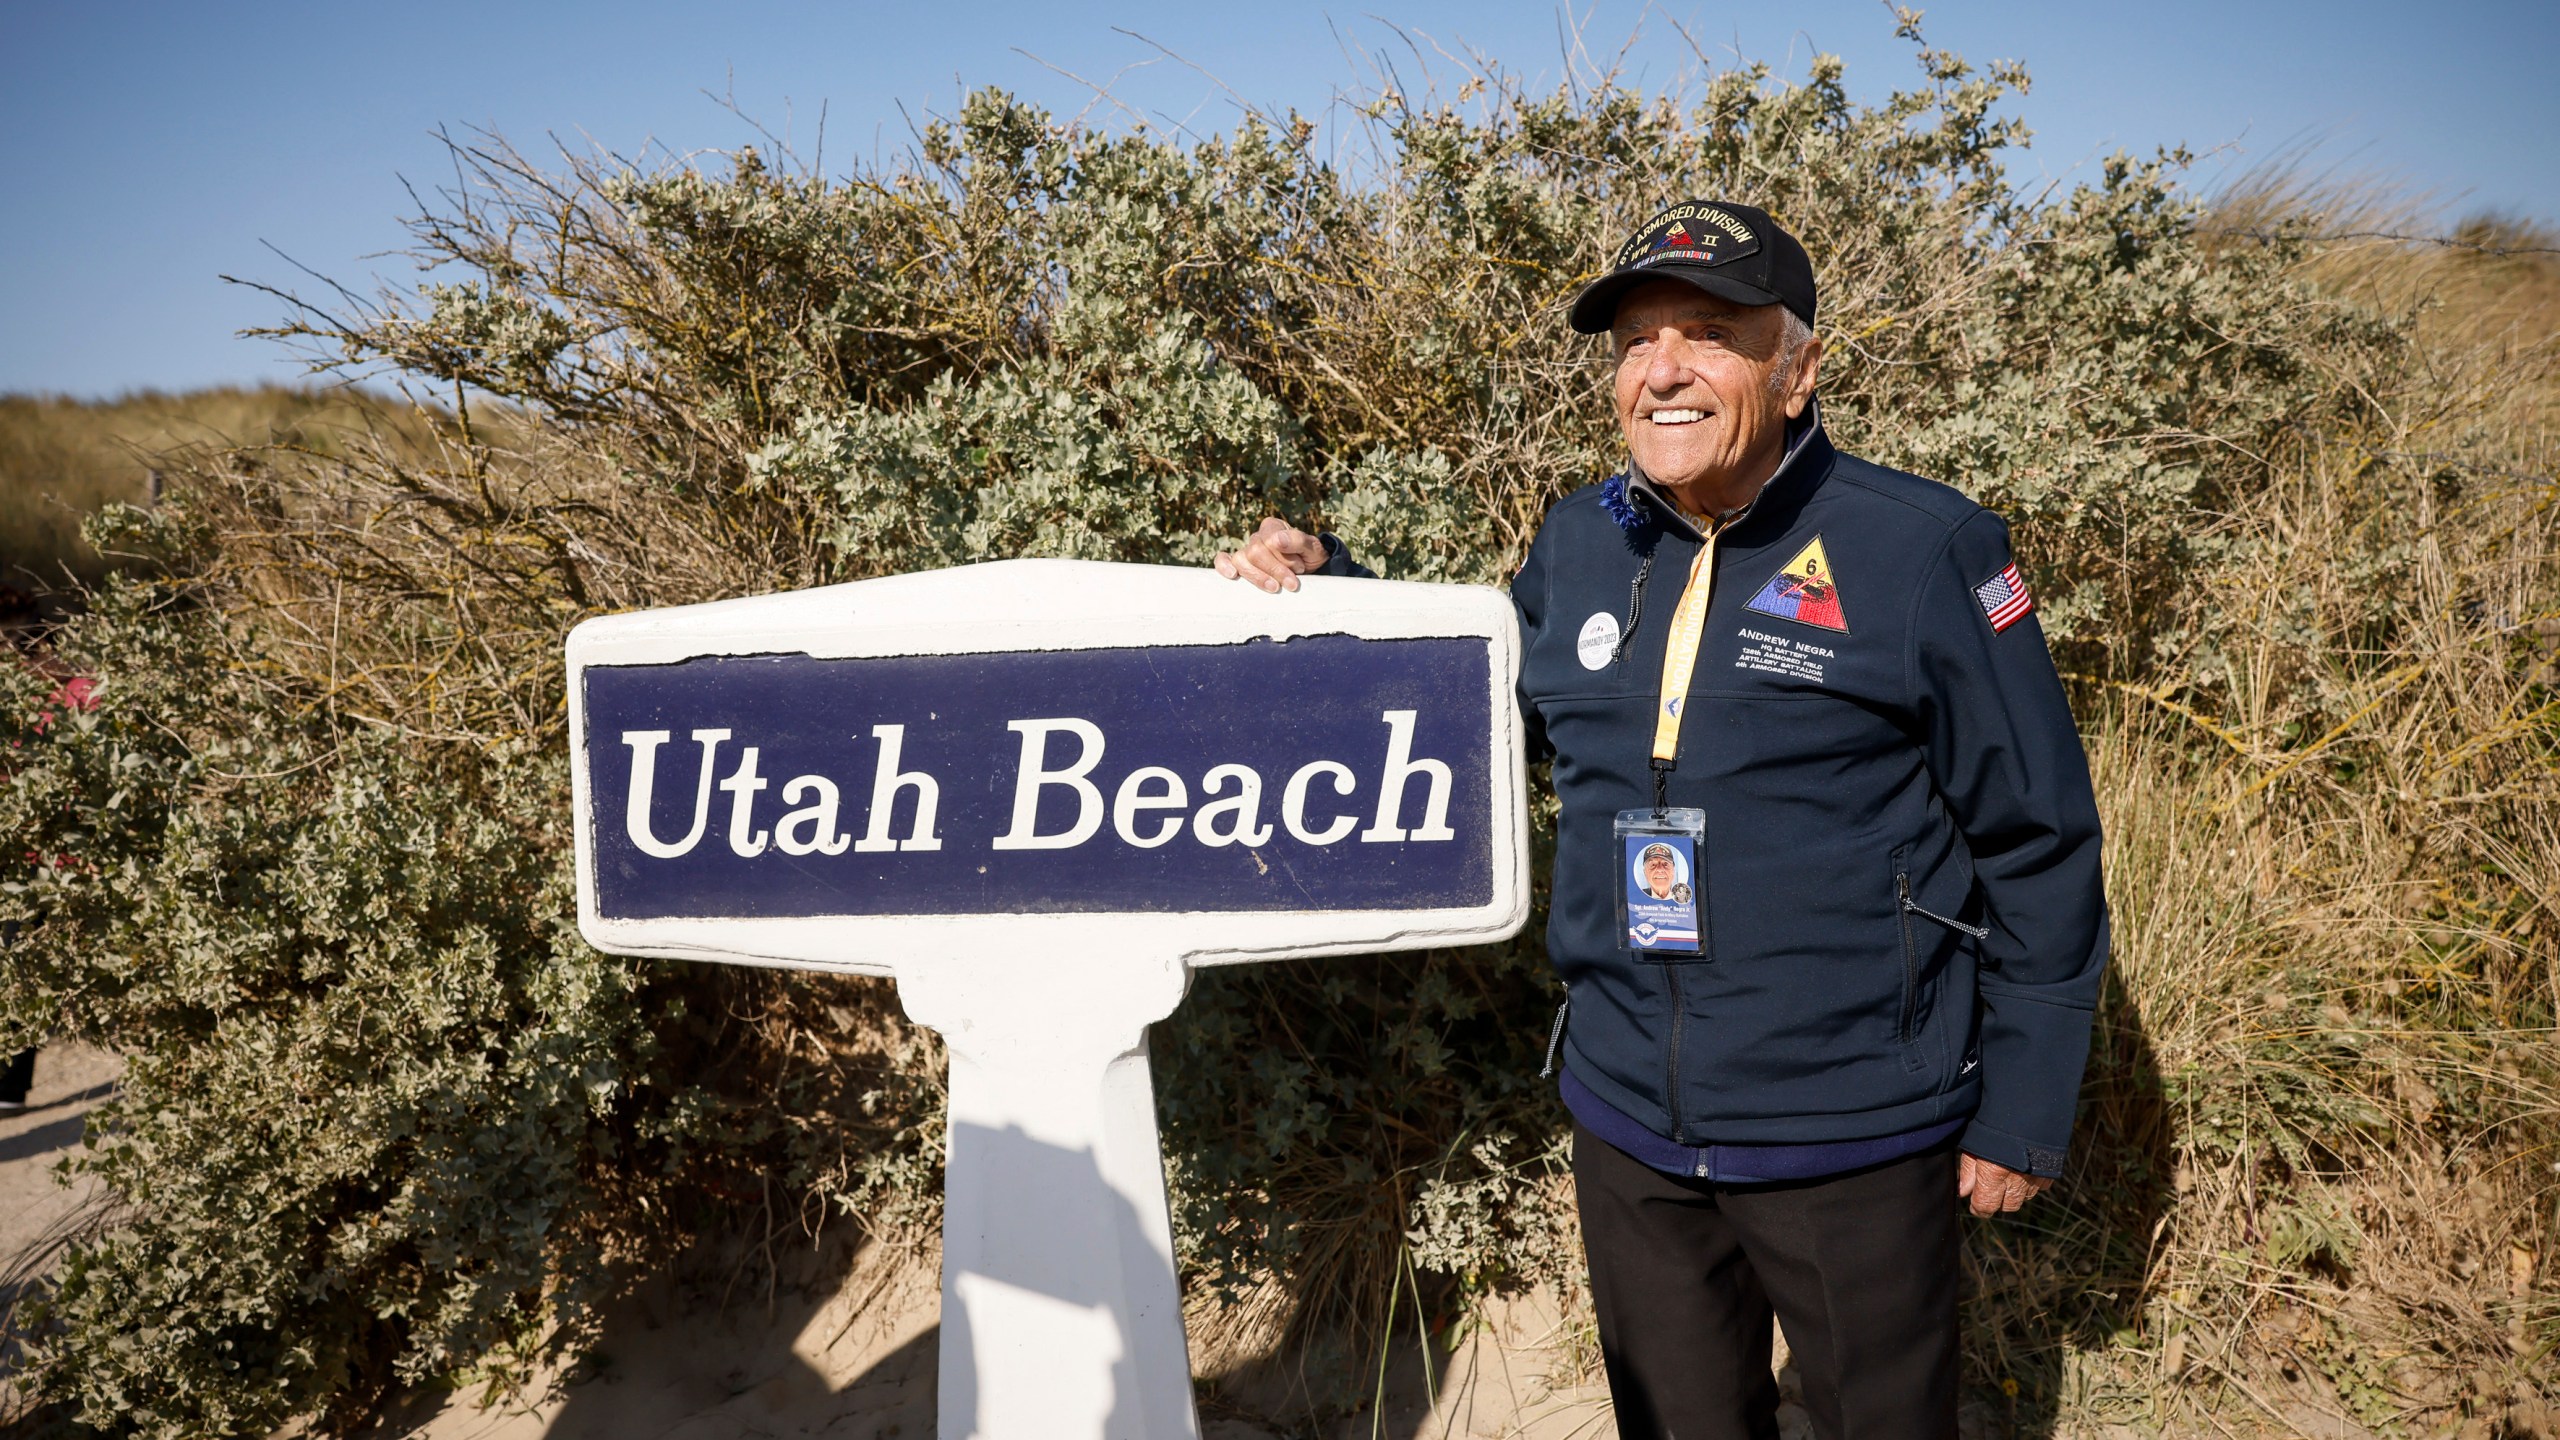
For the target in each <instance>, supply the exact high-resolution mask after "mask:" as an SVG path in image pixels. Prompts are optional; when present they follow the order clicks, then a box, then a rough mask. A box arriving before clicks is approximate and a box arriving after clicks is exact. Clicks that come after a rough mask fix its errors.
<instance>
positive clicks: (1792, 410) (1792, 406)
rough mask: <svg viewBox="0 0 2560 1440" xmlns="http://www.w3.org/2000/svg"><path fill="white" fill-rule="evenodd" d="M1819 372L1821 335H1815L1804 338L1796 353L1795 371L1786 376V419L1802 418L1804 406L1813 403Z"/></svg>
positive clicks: (1820, 367)
mask: <svg viewBox="0 0 2560 1440" xmlns="http://www.w3.org/2000/svg"><path fill="white" fill-rule="evenodd" d="M1821 373H1822V337H1821V336H1819V335H1816V336H1813V337H1812V338H1810V339H1808V340H1806V341H1805V342H1804V349H1802V350H1800V351H1798V352H1797V353H1796V368H1795V373H1794V374H1792V375H1789V376H1788V377H1787V418H1788V419H1790V420H1801V419H1803V418H1804V407H1806V406H1807V405H1810V404H1812V403H1813V387H1814V383H1815V381H1817V380H1818V379H1820V378H1821Z"/></svg>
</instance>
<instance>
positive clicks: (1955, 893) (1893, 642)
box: [1326, 419, 2107, 1175]
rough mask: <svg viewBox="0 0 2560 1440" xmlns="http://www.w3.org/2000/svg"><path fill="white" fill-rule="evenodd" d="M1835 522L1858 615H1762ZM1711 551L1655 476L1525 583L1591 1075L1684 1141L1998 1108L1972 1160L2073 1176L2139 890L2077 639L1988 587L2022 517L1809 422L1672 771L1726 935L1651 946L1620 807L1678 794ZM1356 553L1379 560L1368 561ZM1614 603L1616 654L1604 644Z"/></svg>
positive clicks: (1571, 979)
mask: <svg viewBox="0 0 2560 1440" xmlns="http://www.w3.org/2000/svg"><path fill="white" fill-rule="evenodd" d="M1817 538H1819V539H1820V541H1821V542H1822V551H1823V553H1824V554H1825V555H1826V556H1827V558H1828V561H1829V569H1830V572H1831V577H1832V583H1833V585H1834V586H1835V587H1836V588H1835V591H1834V595H1833V599H1832V604H1833V605H1836V609H1837V622H1838V626H1839V627H1840V628H1834V627H1833V626H1832V625H1829V624H1811V623H1804V622H1801V621H1798V620H1794V619H1788V618H1782V616H1781V615H1779V614H1775V613H1769V608H1768V607H1767V606H1766V605H1765V602H1764V608H1761V609H1755V608H1752V606H1751V602H1752V601H1753V600H1754V599H1755V598H1757V597H1760V596H1762V595H1763V592H1764V591H1765V590H1767V589H1768V587H1769V584H1770V582H1771V581H1772V580H1773V578H1775V577H1776V576H1778V574H1779V572H1780V571H1782V570H1783V569H1786V568H1787V567H1788V566H1789V565H1790V564H1791V563H1792V562H1793V561H1794V560H1795V559H1796V558H1797V557H1798V556H1799V554H1801V553H1802V552H1803V551H1804V549H1805V547H1806V545H1807V544H1808V543H1809V542H1811V541H1813V540H1815V539H1817ZM1700 543H1701V538H1700V536H1699V535H1698V533H1697V532H1696V531H1695V530H1693V529H1692V528H1691V527H1690V526H1689V525H1688V523H1687V522H1686V521H1685V520H1684V519H1682V517H1681V516H1680V515H1679V513H1678V511H1677V510H1676V509H1675V508H1674V507H1672V506H1670V505H1669V504H1667V503H1664V502H1663V501H1662V500H1660V499H1659V498H1657V497H1655V496H1654V495H1653V494H1652V492H1651V490H1650V488H1649V487H1648V486H1647V485H1646V484H1645V483H1644V482H1643V481H1642V480H1641V479H1639V480H1638V481H1637V482H1636V483H1635V484H1634V485H1633V486H1629V485H1627V484H1626V483H1625V482H1624V481H1618V482H1613V483H1612V484H1610V485H1605V486H1604V485H1594V486H1590V487H1588V488H1585V489H1583V490H1580V491H1577V492H1575V493H1574V494H1572V495H1569V496H1567V497H1566V498H1565V499H1563V500H1562V501H1559V502H1558V503H1557V504H1556V506H1555V508H1554V509H1553V510H1551V511H1549V512H1548V515H1547V520H1546V524H1545V526H1544V527H1543V528H1542V529H1540V531H1539V532H1538V536H1537V539H1536V540H1535V541H1534V542H1533V543H1532V544H1531V545H1530V547H1529V556H1528V560H1527V562H1526V563H1525V564H1524V565H1523V566H1522V567H1521V569H1520V573H1519V575H1518V576H1517V577H1516V578H1515V579H1514V580H1513V581H1512V585H1511V594H1512V600H1513V603H1514V604H1515V605H1517V606H1518V608H1519V614H1520V628H1521V635H1522V641H1523V646H1524V661H1523V664H1522V669H1521V676H1520V704H1521V710H1522V713H1523V715H1524V716H1525V717H1526V718H1527V720H1528V722H1529V725H1528V728H1529V732H1530V736H1531V744H1532V746H1533V747H1534V753H1537V754H1552V756H1553V759H1554V777H1555V787H1556V795H1557V798H1558V800H1559V801H1560V802H1561V806H1562V818H1561V820H1560V822H1559V825H1558V830H1557V836H1556V858H1555V873H1554V887H1553V895H1552V899H1551V910H1550V919H1549V922H1548V926H1547V949H1548V954H1549V956H1550V958H1551V959H1552V960H1553V962H1554V964H1555V967H1556V970H1557V972H1558V974H1559V975H1561V976H1562V977H1563V980H1564V982H1565V985H1566V987H1567V993H1568V996H1569V998H1570V1000H1571V1003H1572V1012H1571V1023H1570V1025H1569V1026H1568V1028H1567V1031H1566V1034H1565V1040H1564V1054H1565V1063H1566V1064H1567V1065H1569V1066H1570V1067H1571V1069H1572V1071H1573V1074H1574V1077H1575V1078H1576V1079H1578V1080H1580V1081H1581V1082H1582V1083H1583V1084H1584V1085H1585V1086H1587V1087H1588V1088H1589V1089H1590V1090H1591V1091H1592V1092H1594V1093H1595V1094H1597V1095H1598V1096H1599V1097H1600V1098H1601V1099H1602V1100H1604V1101H1606V1102H1607V1103H1608V1104H1609V1105H1611V1106H1613V1107H1615V1108H1616V1109H1617V1110H1619V1111H1620V1112H1621V1113H1623V1114H1625V1115H1627V1116H1629V1117H1632V1118H1634V1119H1636V1120H1638V1121H1640V1122H1642V1123H1643V1124H1645V1125H1646V1126H1648V1127H1650V1128H1652V1129H1653V1130H1654V1131H1655V1132H1656V1133H1658V1134H1660V1135H1662V1136H1664V1137H1665V1138H1667V1139H1670V1140H1673V1141H1675V1142H1677V1143H1679V1144H1683V1145H1705V1144H1733V1145H1750V1144H1803V1143H1821V1142H1831V1141H1846V1140H1860V1139H1868V1138H1873V1137H1879V1136H1889V1135H1900V1134H1904V1133H1906V1132H1909V1131H1913V1130H1916V1129H1919V1128H1921V1127H1924V1126H1927V1125H1930V1124H1933V1123H1936V1122H1941V1121H1948V1120H1953V1119H1955V1118H1958V1117H1964V1116H1970V1117H1971V1119H1970V1122H1969V1123H1968V1124H1967V1126H1966V1127H1965V1130H1964V1133H1963V1138H1962V1141H1961V1145H1962V1147H1963V1148H1964V1149H1965V1150H1966V1151H1968V1152H1969V1153H1972V1154H1975V1155H1979V1156H1981V1157H1982V1158H1984V1159H1987V1160H1992V1161H1996V1162H1998V1163H1999V1164H2002V1165H2006V1166H2008V1167H2010V1168H2012V1169H2015V1170H2021V1171H2027V1172H2030V1173H2034V1174H2038V1175H2055V1174H2059V1173H2060V1171H2061V1168H2062V1161H2063V1156H2064V1153H2065V1152H2066V1150H2067V1149H2068V1146H2069V1142H2070V1136H2071V1124H2072V1117H2073V1112H2074V1110H2075V1108H2076V1105H2077V1101H2078V1096H2079V1090H2080V1076H2081V1069H2082V1066H2083V1064H2084V1063H2085V1061H2086V1059H2087V1054H2088V1046H2089V1028H2090V1017H2091V1014H2092V1012H2093V1010H2094V1007H2095V1006H2096V1003H2097V999H2098V990H2099V983H2100V980H2101V977H2102V976H2103V974H2104V972H2105V968H2106V959H2107V912H2106V900H2105V896H2104V892H2103V887H2102V884H2101V880H2100V874H2099V835H2098V815H2097V805H2096V799H2095V796H2094V795H2093V794H2092V792H2091V789H2090V783H2089V771H2088V764H2087V760H2086V757H2085V756H2084V755H2083V753H2082V750H2081V746H2080V738H2079V734H2078V731H2077V730H2076V728H2075V727H2074V725H2073V722H2072V718H2071V711H2070V707H2069V705H2068V703H2067V701H2066V699H2065V697H2064V694H2063V689H2062V682H2061V680H2060V678H2059V677H2058V676H2057V675H2056V674H2055V671H2054V666H2053V661H2052V658H2051V656H2050V655H2049V654H2048V653H2047V652H2046V649H2045V642H2044V633H2043V631H2042V629H2041V628H2040V627H2039V626H2038V624H2037V622H2036V619H2035V617H2034V615H2033V614H2032V613H2030V614H2027V615H2025V616H2024V618H2018V619H2011V620H2009V623H2008V624H2007V625H2006V628H2005V629H1995V627H1994V624H1993V615H1992V611H1991V607H1992V606H1995V605H1996V604H1997V603H1998V595H1999V593H2000V592H1999V591H1998V590H1997V589H1996V588H1995V589H1994V591H1993V592H1992V598H1991V599H1990V600H1986V599H1985V598H1984V597H1983V596H1982V595H1981V594H1979V593H1978V587H1980V586H1983V585H1984V584H1985V583H1986V582H1992V581H1994V580H1995V578H1996V577H1999V576H2001V575H2002V574H2003V572H2004V570H2005V569H2006V567H2008V566H2009V565H2010V563H2011V560H2010V553H2009V535H2008V527H2007V526H2006V525H2005V524H2003V523H2002V522H2001V520H2000V517H1999V516H1997V515H1995V514H1993V513H1991V512H1990V511H1988V510H1985V509H1983V508H1982V507H1981V506H1979V505H1976V504H1974V503H1973V502H1972V501H1971V500H1968V499H1966V498H1965V497H1964V496H1963V495H1962V494H1960V493H1958V492H1957V491H1955V490H1953V489H1950V488H1949V487H1947V486H1944V485H1940V484H1936V483H1934V482H1932V481H1928V480H1923V479H1920V478H1918V477H1916V476H1912V475H1906V474H1902V473H1900V472H1898V471H1893V470H1887V469H1885V468H1883V467H1881V466H1877V465H1870V464H1868V463H1866V462H1864V461H1861V460H1857V459H1854V458H1852V457H1850V456H1847V455H1842V454H1840V453H1839V452H1838V451H1836V450H1834V449H1833V448H1832V446H1831V443H1830V441H1829V440H1828V439H1827V438H1826V437H1825V436H1824V434H1823V433H1822V428H1821V425H1820V423H1819V421H1818V419H1816V420H1815V421H1814V422H1813V423H1812V424H1811V425H1810V426H1809V427H1807V428H1806V430H1805V431H1804V433H1802V434H1801V435H1800V437H1799V438H1798V439H1797V441H1796V443H1795V444H1794V445H1793V446H1792V447H1791V450H1790V453H1789V456H1788V458H1787V461H1786V463H1785V464H1784V466H1782V468H1781V469H1780V471H1779V472H1778V474H1777V476H1776V477H1775V478H1774V479H1772V480H1771V481H1770V483H1769V484H1768V485H1767V486H1766V487H1765V488H1764V489H1763V490H1762V491H1761V493H1760V495H1759V497H1758V498H1757V499H1755V500H1754V501H1753V502H1752V505H1751V506H1750V508H1749V509H1748V510H1747V511H1745V512H1743V513H1742V514H1741V515H1740V516H1739V517H1737V518H1734V519H1732V520H1730V521H1729V522H1728V523H1727V525H1726V527H1725V531H1724V533H1723V535H1722V536H1721V537H1719V539H1718V540H1717V542H1716V555H1715V560H1714V566H1713V570H1714V577H1715V589H1714V592H1713V603H1712V604H1711V606H1710V607H1709V610H1708V613H1707V625H1706V631H1705V636H1704V639H1703V640H1702V642H1701V644H1700V648H1699V653H1698V659H1697V667H1696V670H1695V672H1694V675H1693V678H1692V680H1691V683H1690V689H1689V695H1690V699H1689V701H1688V702H1686V704H1685V705H1684V709H1685V712H1686V713H1685V714H1684V715H1683V716H1682V719H1681V733H1680V754H1679V761H1678V767H1677V769H1676V770H1674V771H1673V772H1672V773H1671V774H1670V776H1669V777H1668V786H1667V789H1668V795H1667V798H1668V801H1669V803H1670V804H1673V805H1687V806H1696V807H1698V808H1700V809H1702V810H1704V811H1705V812H1706V816H1707V835H1706V842H1705V845H1704V855H1705V859H1704V861H1703V863H1702V864H1701V866H1700V869H1701V871H1702V872H1703V876H1704V886H1703V888H1702V889H1701V891H1700V900H1701V902H1702V903H1701V921H1702V924H1701V932H1702V941H1701V943H1702V947H1703V950H1702V953H1700V954H1697V955H1692V956H1673V955H1661V954H1630V953H1628V952H1626V951H1623V950H1621V949H1619V947H1618V944H1617V927H1618V922H1617V908H1616V906H1617V893H1618V885H1619V879H1618V871H1619V862H1618V859H1617V846H1616V845H1615V843H1614V842H1613V840H1612V836H1611V822H1612V820H1613V818H1614V817H1615V816H1616V814H1617V812H1619V811H1621V810H1626V809H1633V808H1637V807H1641V806H1648V805H1650V804H1652V803H1653V798H1654V797H1653V778H1652V774H1651V771H1650V762H1649V756H1650V754H1651V750H1652V742H1653V711H1654V708H1655V705H1656V703H1657V691H1658V688H1659V685H1660V681H1661V674H1662V660H1663V645H1664V635H1665V632H1666V631H1667V630H1668V629H1669V628H1670V621H1671V612H1672V608H1673V606H1674V604H1675V603H1676V602H1677V600H1678V598H1679V595H1680V591H1681V588H1682V585H1683V582H1684V581H1685V580H1686V579H1687V577H1688V573H1689V566H1690V564H1691V562H1692V561H1693V560H1694V559H1695V557H1696V555H1697V552H1698V547H1699V545H1700ZM1648 556H1650V557H1651V561H1652V563H1651V564H1650V566H1647V565H1646V563H1645V562H1646V559H1647V557H1648ZM1326 568H1327V569H1328V570H1330V571H1332V572H1334V573H1338V574H1345V573H1365V572H1363V571H1360V570H1359V568H1358V567H1357V566H1356V565H1355V564H1353V563H1352V562H1351V560H1350V557H1349V556H1348V554H1346V553H1342V552H1339V551H1337V552H1336V554H1335V556H1334V559H1333V561H1332V563H1331V564H1329V565H1328V566H1327V567H1326ZM1640 574H1641V575H1642V585H1641V593H1640V594H1638V593H1636V592H1637V587H1638V580H1639V575H1640ZM1774 608H1775V609H1776V610H1780V611H1783V610H1787V609H1790V608H1801V607H1790V606H1788V605H1786V604H1784V603H1780V604H1777V605H1776V606H1775V607H1774ZM1816 613H1817V615H1819V616H1822V617H1824V618H1828V616H1829V611H1828V610H1827V609H1823V610H1818V611H1817V612H1816ZM1603 616H1605V617H1607V621H1603V620H1600V619H1597V618H1595V617H1603ZM2002 618H2004V619H2008V618H2009V617H2007V616H2006V615H2004V616H2003V617H2002ZM1631 619H1632V621H1633V624H1632V625H1630V624H1629V622H1630V620H1631ZM1609 621H1614V622H1615V624H1616V627H1617V629H1618V631H1619V632H1620V633H1621V634H1623V635H1625V637H1626V638H1625V643H1623V644H1622V645H1619V646H1616V647H1614V648H1612V647H1610V646H1607V645H1605V644H1601V643H1593V642H1594V641H1595V639H1596V640H1602V641H1605V640H1606V638H1607V636H1608V631H1609V628H1610V626H1609V623H1608V622H1609ZM1977 930H1978V931H1980V932H1982V933H1981V934H1980V935H1979V936H1978V937H1977V935H1976V934H1975V933H1973V932H1974V931H1977Z"/></svg>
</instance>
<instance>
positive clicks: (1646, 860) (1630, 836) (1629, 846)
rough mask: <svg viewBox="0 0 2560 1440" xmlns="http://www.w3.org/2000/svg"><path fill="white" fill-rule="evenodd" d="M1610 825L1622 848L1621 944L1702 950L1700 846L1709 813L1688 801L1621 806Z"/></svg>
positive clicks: (1651, 950) (1660, 950)
mask: <svg viewBox="0 0 2560 1440" xmlns="http://www.w3.org/2000/svg"><path fill="white" fill-rule="evenodd" d="M1612 829H1613V831H1614V832H1615V833H1614V837H1613V838H1614V839H1615V840H1616V842H1617V847H1618V948H1619V949H1621V950H1628V951H1633V952H1635V953H1637V954H1662V955H1695V954H1697V953H1699V945H1698V851H1699V848H1700V845H1701V842H1702V841H1704V840H1705V838H1706V833H1707V812H1706V811H1704V810H1698V809H1693V808H1691V807H1688V806H1684V805H1674V806H1670V807H1668V808H1665V809H1661V810H1652V809H1646V810H1621V811H1619V812H1618V819H1617V823H1616V825H1614V826H1613V827H1612Z"/></svg>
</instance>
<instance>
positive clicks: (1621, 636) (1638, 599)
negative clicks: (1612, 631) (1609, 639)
mask: <svg viewBox="0 0 2560 1440" xmlns="http://www.w3.org/2000/svg"><path fill="white" fill-rule="evenodd" d="M1654 544H1655V548H1656V549H1659V548H1661V542H1660V541H1656V542H1654ZM1653 555H1654V552H1653V551H1652V550H1647V551H1646V552H1644V561H1643V563H1641V564H1639V565H1637V566H1636V578H1635V579H1634V580H1633V581H1631V582H1629V583H1628V585H1627V624H1626V628H1624V629H1622V630H1620V631H1619V632H1618V649H1617V652H1616V653H1615V654H1613V655H1611V656H1610V657H1609V663H1610V664H1612V665H1621V666H1622V665H1624V664H1626V663H1627V647H1628V646H1630V645H1632V644H1634V643H1635V642H1636V627H1637V626H1638V625H1641V624H1643V623H1644V582H1645V580H1646V579H1647V577H1649V576H1651V575H1652V574H1653Z"/></svg>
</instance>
